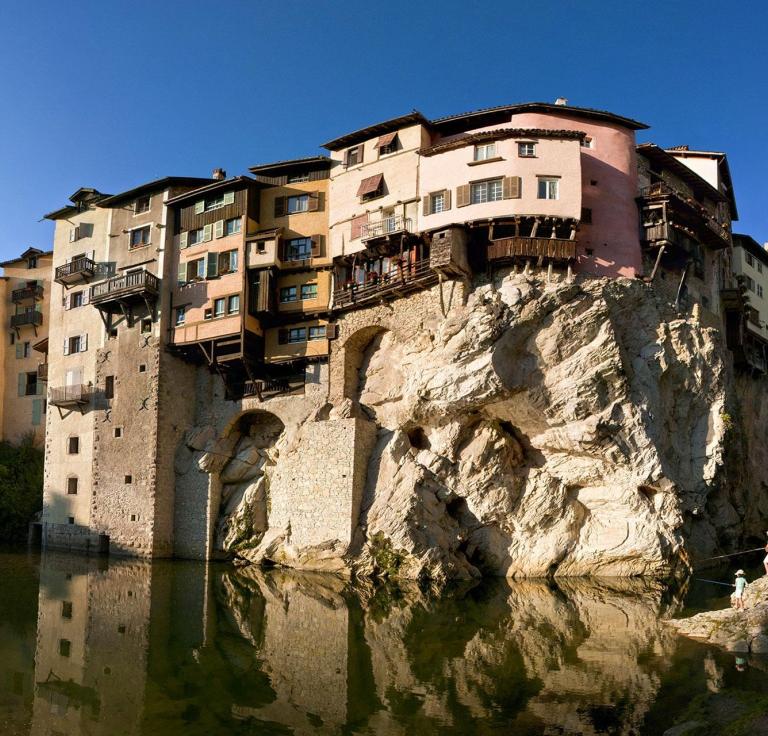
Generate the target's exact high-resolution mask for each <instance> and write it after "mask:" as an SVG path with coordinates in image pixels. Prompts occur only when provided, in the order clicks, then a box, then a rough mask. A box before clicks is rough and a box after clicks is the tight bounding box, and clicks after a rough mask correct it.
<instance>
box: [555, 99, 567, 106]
mask: <svg viewBox="0 0 768 736" xmlns="http://www.w3.org/2000/svg"><path fill="white" fill-rule="evenodd" d="M555 104H556V105H561V106H564V105H567V104H568V98H567V97H558V98H557V99H556V100H555Z"/></svg>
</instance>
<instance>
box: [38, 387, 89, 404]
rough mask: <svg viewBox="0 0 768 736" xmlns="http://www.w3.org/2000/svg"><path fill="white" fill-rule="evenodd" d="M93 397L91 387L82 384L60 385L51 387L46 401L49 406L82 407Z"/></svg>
mask: <svg viewBox="0 0 768 736" xmlns="http://www.w3.org/2000/svg"><path fill="white" fill-rule="evenodd" d="M92 398H93V388H92V387H91V386H84V385H82V384H75V385H73V386H61V387H59V388H52V389H50V392H49V394H48V403H49V404H50V405H51V406H60V407H62V408H66V407H82V406H86V405H87V404H88V403H89V402H90V401H91V399H92Z"/></svg>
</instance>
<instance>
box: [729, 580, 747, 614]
mask: <svg viewBox="0 0 768 736" xmlns="http://www.w3.org/2000/svg"><path fill="white" fill-rule="evenodd" d="M734 587H735V588H736V591H735V592H734V594H733V595H732V596H731V600H732V601H733V607H734V608H740V609H742V610H743V609H744V589H745V588H746V587H747V579H746V578H745V577H744V570H737V571H736V584H735V586H734Z"/></svg>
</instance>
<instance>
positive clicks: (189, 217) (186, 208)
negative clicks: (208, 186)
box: [177, 189, 248, 232]
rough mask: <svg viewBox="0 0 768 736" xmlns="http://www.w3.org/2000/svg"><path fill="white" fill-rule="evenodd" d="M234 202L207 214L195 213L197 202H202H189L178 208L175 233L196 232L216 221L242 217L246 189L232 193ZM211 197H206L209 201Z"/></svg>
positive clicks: (244, 208) (244, 211)
mask: <svg viewBox="0 0 768 736" xmlns="http://www.w3.org/2000/svg"><path fill="white" fill-rule="evenodd" d="M234 195H235V196H234V200H233V202H232V203H231V204H225V205H224V206H223V207H217V208H216V209H212V210H208V211H207V212H196V211H195V210H196V209H198V210H199V208H200V206H199V204H198V202H200V201H202V200H203V197H201V198H200V200H190V201H189V202H188V203H185V204H184V205H183V206H182V207H180V208H179V212H178V215H177V218H178V220H177V222H178V225H177V232H186V231H187V230H196V229H198V228H201V227H204V226H205V225H213V223H215V222H216V221H217V220H229V219H231V218H233V217H242V216H243V215H244V214H246V202H247V198H248V197H247V195H248V190H247V189H240V190H238V191H236V192H234ZM211 196H212V195H208V198H209V199H210V198H211Z"/></svg>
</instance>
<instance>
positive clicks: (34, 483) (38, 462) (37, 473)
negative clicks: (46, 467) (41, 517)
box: [0, 438, 43, 542]
mask: <svg viewBox="0 0 768 736" xmlns="http://www.w3.org/2000/svg"><path fill="white" fill-rule="evenodd" d="M42 507H43V452H42V450H40V449H38V448H37V447H35V445H34V443H33V442H32V439H31V438H29V439H24V440H22V442H21V443H20V444H19V445H18V446H14V445H11V444H9V443H7V442H0V540H2V541H3V542H17V541H23V540H24V539H26V537H27V526H28V524H29V522H30V521H32V518H33V517H34V515H35V514H36V513H37V512H38V511H40V509H42Z"/></svg>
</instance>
